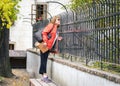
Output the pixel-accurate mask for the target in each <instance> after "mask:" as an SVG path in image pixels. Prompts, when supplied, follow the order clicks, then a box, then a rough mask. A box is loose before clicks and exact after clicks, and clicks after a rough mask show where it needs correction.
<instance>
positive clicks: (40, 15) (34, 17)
mask: <svg viewBox="0 0 120 86" xmlns="http://www.w3.org/2000/svg"><path fill="white" fill-rule="evenodd" d="M45 19H47V4H46V3H42V4H41V3H40V4H36V5H35V4H33V5H32V7H31V23H32V24H33V23H35V22H37V21H39V20H45Z"/></svg>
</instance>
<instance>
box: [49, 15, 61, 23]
mask: <svg viewBox="0 0 120 86" xmlns="http://www.w3.org/2000/svg"><path fill="white" fill-rule="evenodd" d="M57 18H59V19H60V16H54V17H53V18H52V19H51V21H50V23H52V24H55V22H56V19H57Z"/></svg>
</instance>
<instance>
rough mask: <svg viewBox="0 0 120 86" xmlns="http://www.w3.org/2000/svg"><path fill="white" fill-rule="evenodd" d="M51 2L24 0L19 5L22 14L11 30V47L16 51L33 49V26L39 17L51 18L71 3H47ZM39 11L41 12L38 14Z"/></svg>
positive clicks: (67, 1)
mask: <svg viewBox="0 0 120 86" xmlns="http://www.w3.org/2000/svg"><path fill="white" fill-rule="evenodd" d="M48 1H50V0H22V1H21V2H20V3H19V5H20V6H21V8H20V13H19V14H18V20H17V21H16V22H15V25H14V26H12V27H11V29H10V38H9V40H10V47H11V49H14V50H26V49H28V48H32V35H33V34H32V33H33V30H32V24H31V23H34V22H36V19H37V18H38V16H39V15H42V17H43V18H50V15H51V16H54V15H58V14H60V13H62V12H64V11H66V10H65V9H64V8H62V7H63V6H62V5H61V4H63V5H66V4H68V3H69V0H51V1H55V2H59V3H61V4H59V3H46V2H48ZM38 10H40V11H39V12H38Z"/></svg>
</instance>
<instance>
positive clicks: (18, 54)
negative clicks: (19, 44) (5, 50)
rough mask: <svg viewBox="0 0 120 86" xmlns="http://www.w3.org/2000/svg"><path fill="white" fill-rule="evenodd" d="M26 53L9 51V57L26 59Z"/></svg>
mask: <svg viewBox="0 0 120 86" xmlns="http://www.w3.org/2000/svg"><path fill="white" fill-rule="evenodd" d="M26 56H27V54H26V51H23V50H9V57H26Z"/></svg>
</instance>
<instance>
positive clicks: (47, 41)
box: [39, 16, 62, 82]
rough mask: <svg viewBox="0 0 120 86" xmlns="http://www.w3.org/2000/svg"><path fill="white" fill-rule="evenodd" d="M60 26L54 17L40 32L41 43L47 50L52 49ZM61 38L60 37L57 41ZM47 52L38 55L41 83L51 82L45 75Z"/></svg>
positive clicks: (56, 17)
mask: <svg viewBox="0 0 120 86" xmlns="http://www.w3.org/2000/svg"><path fill="white" fill-rule="evenodd" d="M59 25H60V17H59V16H54V17H53V18H52V19H51V21H50V23H49V24H48V25H47V26H46V27H45V28H44V30H43V32H42V37H43V42H44V46H46V47H47V48H48V49H49V50H50V49H51V48H52V47H53V45H54V43H55V41H56V39H57V38H58V37H57V29H58V27H59ZM48 34H49V35H50V38H48ZM61 39H62V38H61V37H60V38H59V40H61ZM49 50H48V51H47V52H45V53H42V52H41V54H40V56H41V65H40V70H39V73H40V74H42V81H44V82H50V81H51V80H50V79H48V75H47V73H46V72H47V59H48V55H49V53H50V51H49Z"/></svg>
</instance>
